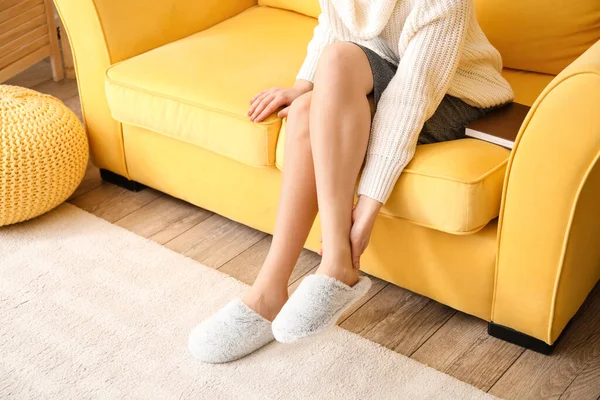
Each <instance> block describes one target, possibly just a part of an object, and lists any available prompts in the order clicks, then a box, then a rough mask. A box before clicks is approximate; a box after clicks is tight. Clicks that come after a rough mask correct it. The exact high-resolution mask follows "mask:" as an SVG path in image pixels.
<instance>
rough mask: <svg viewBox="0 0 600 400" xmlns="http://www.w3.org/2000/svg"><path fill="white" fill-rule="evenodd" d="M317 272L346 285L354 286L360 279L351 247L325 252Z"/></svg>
mask: <svg viewBox="0 0 600 400" xmlns="http://www.w3.org/2000/svg"><path fill="white" fill-rule="evenodd" d="M316 274H320V275H327V276H330V277H332V278H335V279H337V280H339V281H341V282H343V283H345V284H346V285H349V286H352V285H354V284H355V283H356V282H357V281H358V270H357V269H355V268H353V266H352V252H351V251H350V249H348V250H346V251H344V250H341V251H337V252H334V254H331V253H330V254H327V253H326V254H325V255H324V257H323V259H322V261H321V265H319V268H318V269H317V271H316Z"/></svg>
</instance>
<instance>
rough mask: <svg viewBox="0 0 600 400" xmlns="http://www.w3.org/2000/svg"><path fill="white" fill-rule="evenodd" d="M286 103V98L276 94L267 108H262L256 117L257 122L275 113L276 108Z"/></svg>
mask: <svg viewBox="0 0 600 400" xmlns="http://www.w3.org/2000/svg"><path fill="white" fill-rule="evenodd" d="M284 104H285V100H284V99H283V98H282V97H280V96H275V97H274V98H273V100H271V102H269V103H268V104H267V105H266V106H265V108H264V109H263V110H262V112H261V113H260V114H258V116H257V117H256V118H254V121H255V122H260V121H262V120H263V119H265V118H267V117H268V116H269V115H271V114H273V113H274V112H275V110H277V109H278V108H279V107H281V106H283V105H284Z"/></svg>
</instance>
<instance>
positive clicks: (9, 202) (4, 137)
mask: <svg viewBox="0 0 600 400" xmlns="http://www.w3.org/2000/svg"><path fill="white" fill-rule="evenodd" d="M87 162H88V142H87V137H86V135H85V132H84V130H83V127H82V126H81V122H79V120H78V119H77V116H75V114H73V112H72V111H71V110H69V109H68V108H67V107H66V106H65V105H64V104H63V103H62V102H61V101H60V100H58V99H56V98H54V97H52V96H48V95H45V94H41V93H38V92H36V91H34V90H30V89H25V88H21V87H17V86H8V85H0V226H2V225H8V224H13V223H16V222H20V221H25V220H27V219H30V218H34V217H37V216H38V215H41V214H43V213H45V212H46V211H50V210H51V209H53V208H54V207H56V206H58V205H59V204H60V203H62V202H63V201H65V200H66V199H68V198H69V196H70V195H71V194H72V193H73V191H75V189H76V188H77V186H78V185H79V183H80V182H81V180H82V179H83V175H84V174H85V170H86V167H87Z"/></svg>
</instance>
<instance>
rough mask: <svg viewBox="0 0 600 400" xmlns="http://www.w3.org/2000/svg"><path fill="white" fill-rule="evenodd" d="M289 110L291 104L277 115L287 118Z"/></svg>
mask: <svg viewBox="0 0 600 400" xmlns="http://www.w3.org/2000/svg"><path fill="white" fill-rule="evenodd" d="M289 111H290V106H287V107H286V108H284V109H283V110H281V111H279V112H278V113H277V116H278V117H279V118H285V117H287V116H288V112H289ZM321 242H322V240H321Z"/></svg>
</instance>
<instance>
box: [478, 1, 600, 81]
mask: <svg viewBox="0 0 600 400" xmlns="http://www.w3.org/2000/svg"><path fill="white" fill-rule="evenodd" d="M475 7H476V10H477V20H478V21H479V24H480V25H481V28H482V29H483V31H484V32H485V34H486V35H487V37H488V39H489V40H490V42H492V44H493V45H494V46H495V47H496V48H497V49H498V50H499V51H500V53H501V54H502V60H503V62H504V66H505V67H508V68H514V69H520V70H525V71H534V72H542V73H546V74H552V75H556V74H558V73H559V72H560V71H562V70H563V69H564V68H565V67H566V66H567V65H569V64H570V63H571V62H572V61H574V60H575V59H576V58H577V57H579V56H580V55H581V54H583V53H584V52H585V51H586V50H587V49H588V48H590V47H591V46H592V45H593V44H594V43H596V42H597V41H598V40H600V0H574V1H569V0H514V1H507V0H475Z"/></svg>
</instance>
